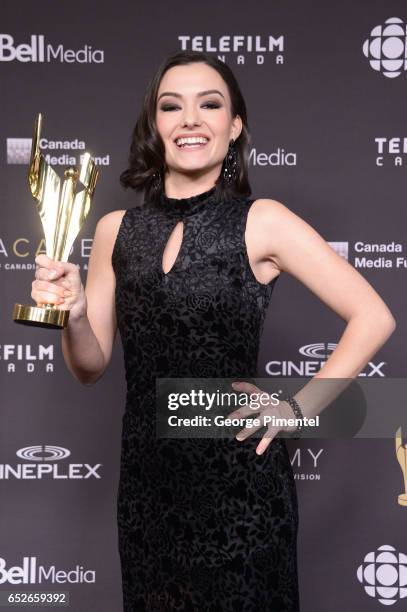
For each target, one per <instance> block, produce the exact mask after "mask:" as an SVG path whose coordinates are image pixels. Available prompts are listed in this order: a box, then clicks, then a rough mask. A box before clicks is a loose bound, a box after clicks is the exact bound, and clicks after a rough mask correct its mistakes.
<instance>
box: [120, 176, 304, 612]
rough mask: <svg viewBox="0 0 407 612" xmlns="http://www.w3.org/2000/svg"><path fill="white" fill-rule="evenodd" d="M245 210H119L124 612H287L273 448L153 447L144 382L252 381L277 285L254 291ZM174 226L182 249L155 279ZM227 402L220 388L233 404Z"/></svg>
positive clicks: (291, 548)
mask: <svg viewBox="0 0 407 612" xmlns="http://www.w3.org/2000/svg"><path fill="white" fill-rule="evenodd" d="M252 202H253V200H249V199H248V198H244V197H240V198H234V199H230V200H228V201H225V200H221V201H220V200H218V199H217V197H216V195H215V187H214V188H212V189H210V190H209V191H206V192H204V193H201V194H199V195H197V196H192V197H189V198H183V199H175V198H168V197H167V196H166V195H165V194H164V193H163V192H161V194H160V199H159V202H158V203H155V204H153V203H151V202H144V203H143V205H141V206H136V207H133V208H130V209H128V210H126V212H125V214H124V216H123V219H122V222H121V225H120V228H119V231H118V235H117V238H116V242H115V245H114V249H113V253H112V265H113V269H114V272H115V275H116V296H115V299H116V315H117V323H118V329H119V333H120V336H121V340H122V344H123V350H124V363H125V371H126V382H127V398H126V409H125V412H124V415H123V423H122V451H121V468H120V482H119V490H118V502H117V510H118V535H119V552H120V561H121V570H122V581H123V605H124V612H142V611H145V610H146V611H149V612H168V611H175V610H177V611H178V610H180V611H181V610H182V611H187V612H297V611H298V610H299V596H298V578H297V550H296V546H297V530H298V508H297V495H296V488H295V481H294V478H293V473H292V467H291V463H290V460H289V456H288V452H287V448H286V445H285V441H284V439H283V438H277V439H274V440H273V441H272V443H271V444H270V445H269V447H268V449H267V450H266V451H265V453H263V455H260V456H259V455H257V454H256V452H255V449H256V446H257V445H258V443H259V441H260V438H256V437H249V438H248V439H246V440H245V441H243V442H239V441H237V440H235V439H234V438H228V439H225V438H223V439H203V438H200V439H196V438H195V439H191V438H190V439H164V438H157V436H156V431H155V379H156V377H164V378H165V377H166V378H174V377H177V378H182V377H190V378H217V377H219V378H221V377H231V378H232V379H236V380H248V379H249V378H250V377H252V376H256V375H257V358H258V348H259V340H260V336H261V332H262V329H263V320H264V316H265V311H266V308H267V306H268V304H269V301H270V297H271V294H272V290H273V287H274V284H275V282H276V279H274V280H273V281H272V282H270V283H269V284H267V285H266V284H263V283H260V282H259V281H257V279H256V278H255V276H254V274H253V272H252V269H251V267H250V264H249V260H248V255H247V251H246V244H245V236H244V234H245V228H246V219H247V214H248V211H249V208H250V205H251V204H252ZM179 220H183V222H184V231H183V240H182V244H181V248H180V251H179V253H178V256H177V258H176V261H175V264H174V265H173V267H172V268H171V270H170V271H169V272H168V273H167V274H165V273H164V272H163V270H162V255H163V251H164V248H165V245H166V243H167V241H168V238H169V236H170V234H171V232H172V230H173V228H174V227H175V225H176V224H177V222H178V221H179ZM232 390H233V389H232V388H231V389H230V391H232Z"/></svg>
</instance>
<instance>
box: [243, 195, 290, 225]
mask: <svg viewBox="0 0 407 612" xmlns="http://www.w3.org/2000/svg"><path fill="white" fill-rule="evenodd" d="M250 214H251V215H253V217H255V218H256V219H257V220H259V221H260V222H276V221H282V222H283V221H284V220H285V221H288V220H289V219H290V218H291V219H292V218H293V217H295V216H296V215H295V213H294V212H293V211H292V210H290V209H289V208H288V206H286V205H285V204H283V203H282V202H280V201H279V200H273V199H271V198H259V199H258V200H255V201H254V202H253V204H252V206H251V212H250Z"/></svg>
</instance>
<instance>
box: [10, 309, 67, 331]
mask: <svg viewBox="0 0 407 612" xmlns="http://www.w3.org/2000/svg"><path fill="white" fill-rule="evenodd" d="M68 319H69V310H59V309H58V308H54V307H53V306H52V305H47V306H26V305H24V304H14V309H13V320H14V321H15V322H16V323H20V324H21V325H33V326H35V327H47V328H48V329H63V328H64V327H66V326H67V325H68Z"/></svg>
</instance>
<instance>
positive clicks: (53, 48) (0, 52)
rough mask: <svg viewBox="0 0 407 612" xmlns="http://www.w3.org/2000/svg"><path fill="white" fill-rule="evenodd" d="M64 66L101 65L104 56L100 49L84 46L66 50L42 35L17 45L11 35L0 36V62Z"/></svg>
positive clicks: (32, 35)
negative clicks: (49, 41)
mask: <svg viewBox="0 0 407 612" xmlns="http://www.w3.org/2000/svg"><path fill="white" fill-rule="evenodd" d="M14 61H16V62H22V63H27V62H31V63H39V64H42V63H50V62H60V63H65V64H103V63H104V61H105V54H104V51H103V50H102V49H93V48H92V47H91V46H90V45H84V46H83V47H82V48H80V49H67V48H66V47H65V46H64V45H62V44H57V45H55V44H50V43H48V42H47V41H46V40H45V36H44V34H31V36H30V39H29V42H27V41H24V42H20V41H18V43H17V42H16V41H15V40H14V37H13V36H12V35H11V34H0V62H14Z"/></svg>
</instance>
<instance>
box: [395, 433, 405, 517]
mask: <svg viewBox="0 0 407 612" xmlns="http://www.w3.org/2000/svg"><path fill="white" fill-rule="evenodd" d="M395 442H396V456H397V459H398V462H399V464H400V466H401V471H402V472H403V478H404V493H400V495H399V497H398V502H399V504H400V506H407V444H403V440H402V435H401V427H399V428H398V430H397V431H396V440H395Z"/></svg>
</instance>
